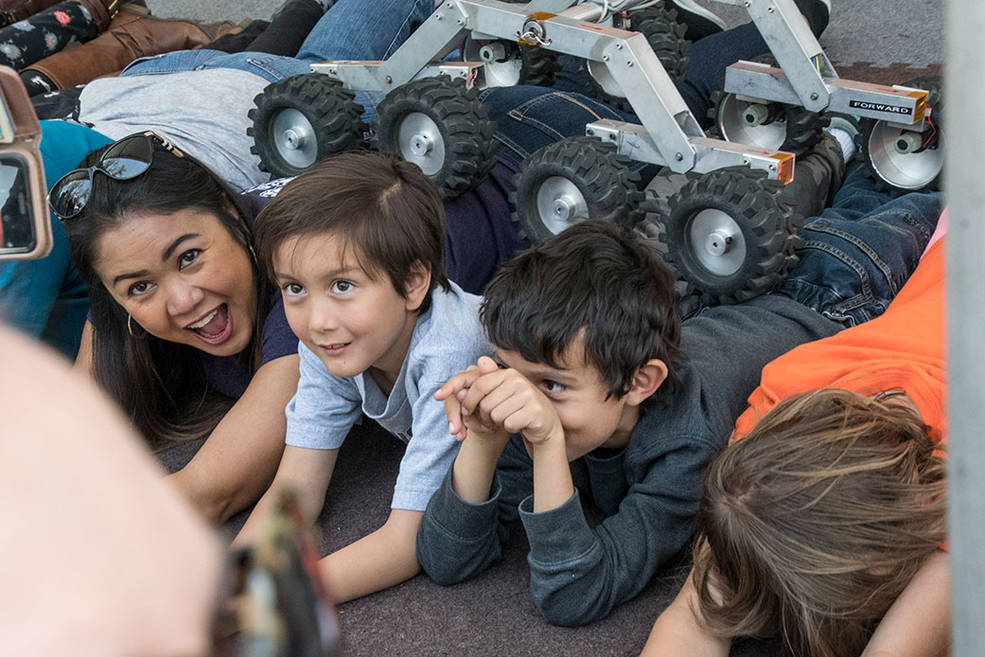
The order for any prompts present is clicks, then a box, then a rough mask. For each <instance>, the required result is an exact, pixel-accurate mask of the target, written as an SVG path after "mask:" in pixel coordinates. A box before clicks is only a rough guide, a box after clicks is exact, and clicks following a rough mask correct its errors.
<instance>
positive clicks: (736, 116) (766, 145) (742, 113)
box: [708, 54, 828, 157]
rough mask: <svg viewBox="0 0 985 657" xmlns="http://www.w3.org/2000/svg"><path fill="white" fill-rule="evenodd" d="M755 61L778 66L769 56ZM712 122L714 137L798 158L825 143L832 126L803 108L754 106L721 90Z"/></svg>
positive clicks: (713, 99)
mask: <svg viewBox="0 0 985 657" xmlns="http://www.w3.org/2000/svg"><path fill="white" fill-rule="evenodd" d="M752 61H754V62H758V63H761V64H769V65H770V66H776V59H774V58H773V56H772V55H769V54H767V55H760V56H758V57H755V58H753V60H752ZM708 118H709V119H710V120H711V128H710V130H709V132H710V133H711V134H712V135H713V136H716V137H720V138H722V139H724V140H725V141H732V142H736V143H739V144H747V145H749V146H757V147H759V148H762V149H764V150H768V151H786V152H788V153H793V154H794V155H796V156H798V157H799V156H801V155H803V154H804V153H806V152H807V151H809V150H810V149H812V148H814V146H815V145H817V143H818V142H819V141H821V139H822V138H823V137H824V128H826V127H827V125H828V117H826V116H823V115H821V114H819V113H818V112H810V111H808V110H806V109H804V108H803V107H800V106H799V105H788V104H786V103H753V102H748V101H744V100H739V99H738V98H737V97H736V96H735V94H730V93H727V92H725V91H721V90H719V91H715V92H713V93H712V95H711V107H710V108H709V110H708Z"/></svg>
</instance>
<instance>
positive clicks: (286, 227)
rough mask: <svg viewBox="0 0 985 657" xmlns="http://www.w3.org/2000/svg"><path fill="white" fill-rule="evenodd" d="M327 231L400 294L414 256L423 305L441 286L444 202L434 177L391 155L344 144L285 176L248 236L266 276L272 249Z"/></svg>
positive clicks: (445, 283) (443, 280)
mask: <svg viewBox="0 0 985 657" xmlns="http://www.w3.org/2000/svg"><path fill="white" fill-rule="evenodd" d="M326 232H330V233H334V234H336V235H339V236H341V237H342V239H343V240H344V244H345V247H344V248H346V249H347V248H349V247H350V246H355V247H356V250H357V253H358V255H359V256H360V258H361V261H360V266H362V267H363V269H364V270H365V271H366V273H367V274H369V275H370V276H375V275H376V274H377V273H379V272H384V273H385V274H386V275H387V277H388V278H389V280H390V282H391V283H392V284H393V287H394V289H395V290H396V291H397V292H398V293H399V294H400V295H401V296H406V291H407V290H406V281H407V276H408V274H410V272H411V268H412V267H413V265H414V263H415V262H421V263H423V264H424V266H425V267H427V268H429V269H430V271H431V285H430V287H429V288H428V297H427V299H426V300H425V301H424V304H422V306H421V311H424V310H426V309H427V307H428V305H429V302H430V293H431V291H432V290H434V288H435V286H436V285H440V286H441V287H442V288H443V289H445V290H447V289H449V287H450V286H449V283H448V279H447V278H446V277H445V273H444V267H443V262H442V261H443V257H442V250H443V248H444V240H445V208H444V205H443V203H442V201H441V196H440V195H439V194H438V190H437V189H436V188H435V186H434V184H433V183H432V182H431V181H430V180H429V179H428V178H427V176H425V175H424V173H423V172H422V171H421V170H420V169H419V168H418V167H417V166H416V165H414V164H411V163H409V162H405V161H404V160H402V159H400V158H399V157H397V156H395V155H389V154H385V153H377V152H373V151H347V152H344V153H340V154H338V155H334V156H332V157H329V158H327V159H325V160H322V161H321V162H319V163H318V164H316V165H315V166H314V167H312V168H311V169H310V170H308V171H306V172H305V173H303V174H301V175H300V176H298V177H297V178H295V179H294V180H292V181H290V182H289V183H287V184H286V185H284V188H283V189H282V190H281V191H280V193H279V194H277V196H276V197H275V198H274V199H273V200H272V201H270V203H268V204H267V206H266V207H264V209H263V210H261V212H260V214H259V215H257V218H256V222H255V223H254V226H253V236H254V244H255V245H256V251H257V256H258V257H259V259H260V262H261V263H263V265H264V266H265V267H266V268H267V272H268V273H269V274H270V276H271V278H273V277H274V272H273V256H274V251H276V250H277V247H278V246H280V245H281V244H282V243H283V242H284V240H286V239H289V238H291V237H297V236H299V235H311V234H314V233H326Z"/></svg>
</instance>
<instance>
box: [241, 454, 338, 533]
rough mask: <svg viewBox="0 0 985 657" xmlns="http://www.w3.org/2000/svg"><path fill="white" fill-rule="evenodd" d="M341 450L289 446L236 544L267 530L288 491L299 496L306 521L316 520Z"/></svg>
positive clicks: (298, 502) (298, 499)
mask: <svg viewBox="0 0 985 657" xmlns="http://www.w3.org/2000/svg"><path fill="white" fill-rule="evenodd" d="M338 453H339V450H337V449H310V448H306V447H296V446H294V445H288V446H287V447H285V448H284V455H283V456H282V457H281V460H280V466H279V467H278V468H277V474H276V475H275V476H274V481H273V483H272V484H270V488H268V489H267V492H266V493H264V494H263V497H261V498H260V501H259V502H257V505H256V507H254V509H253V511H252V512H251V513H250V517H249V518H247V519H246V524H245V525H243V529H241V530H240V532H239V535H238V536H237V537H236V540H235V541H234V543H235V544H237V545H244V544H247V543H249V542H251V541H253V540H255V539H256V538H257V536H258V535H259V533H260V532H263V531H265V521H266V519H267V518H268V517H269V515H270V513H271V512H272V511H273V509H274V508H275V505H276V504H277V503H278V501H279V498H280V496H281V495H282V494H284V493H285V492H288V493H290V494H292V495H294V496H295V499H296V500H297V504H298V508H300V509H301V514H302V516H303V518H304V522H305V524H306V525H307V524H312V523H314V521H315V519H316V518H317V517H318V514H319V513H320V512H321V509H322V506H324V504H325V491H327V490H328V483H329V481H331V478H332V471H333V470H334V469H335V461H336V459H337V457H338Z"/></svg>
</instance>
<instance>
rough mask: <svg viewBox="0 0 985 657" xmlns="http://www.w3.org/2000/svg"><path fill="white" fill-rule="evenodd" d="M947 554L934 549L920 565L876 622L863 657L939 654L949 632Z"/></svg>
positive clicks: (929, 656)
mask: <svg viewBox="0 0 985 657" xmlns="http://www.w3.org/2000/svg"><path fill="white" fill-rule="evenodd" d="M949 576H950V560H949V555H948V554H947V553H946V552H943V551H937V552H936V553H934V554H933V555H932V556H931V557H930V558H928V559H927V561H926V563H924V565H923V566H921V568H920V570H919V571H917V574H916V575H914V577H913V579H912V580H910V583H909V584H908V585H907V587H906V588H905V589H903V593H901V594H900V596H899V597H898V598H896V602H894V603H893V604H892V606H891V607H890V608H889V611H887V612H886V615H885V616H884V617H883V619H882V620H881V621H880V622H879V625H878V626H877V627H876V631H875V633H873V635H872V638H871V639H870V640H869V643H868V645H866V647H865V650H864V651H863V652H862V657H938V656H939V655H945V654H947V652H948V646H949V645H950V631H951V598H950V595H951V587H950V585H949V581H950V578H949Z"/></svg>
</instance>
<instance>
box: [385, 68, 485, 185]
mask: <svg viewBox="0 0 985 657" xmlns="http://www.w3.org/2000/svg"><path fill="white" fill-rule="evenodd" d="M376 111H377V119H376V137H375V145H376V147H377V149H379V150H380V151H383V152H385V153H395V154H397V155H400V156H401V157H403V158H404V159H405V160H407V161H408V162H413V163H414V164H416V165H417V166H419V167H420V168H421V170H422V171H424V173H425V174H426V175H427V176H428V178H430V179H431V180H432V181H433V182H434V184H435V185H436V186H437V187H438V190H439V191H440V192H441V195H442V197H444V198H446V199H447V198H454V197H456V196H458V195H459V194H461V193H462V192H465V191H467V190H469V189H471V188H472V187H474V186H475V185H477V184H479V183H480V182H481V181H482V179H483V178H485V177H486V175H487V174H488V173H489V171H490V170H491V169H492V167H493V165H494V164H495V159H494V157H493V156H494V154H495V152H496V140H495V136H494V135H495V130H496V128H495V124H493V122H492V121H490V120H489V112H488V111H487V110H486V108H485V107H484V106H483V105H482V103H481V102H480V101H479V96H478V92H477V91H476V90H475V89H466V87H465V82H464V80H452V79H451V78H449V77H448V76H447V75H440V76H438V77H434V78H421V79H419V80H413V81H411V82H408V83H407V84H404V85H401V86H399V87H397V88H395V89H393V90H392V91H391V92H390V93H388V94H387V95H386V98H384V99H383V101H382V102H380V104H379V105H378V106H377V108H376Z"/></svg>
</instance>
